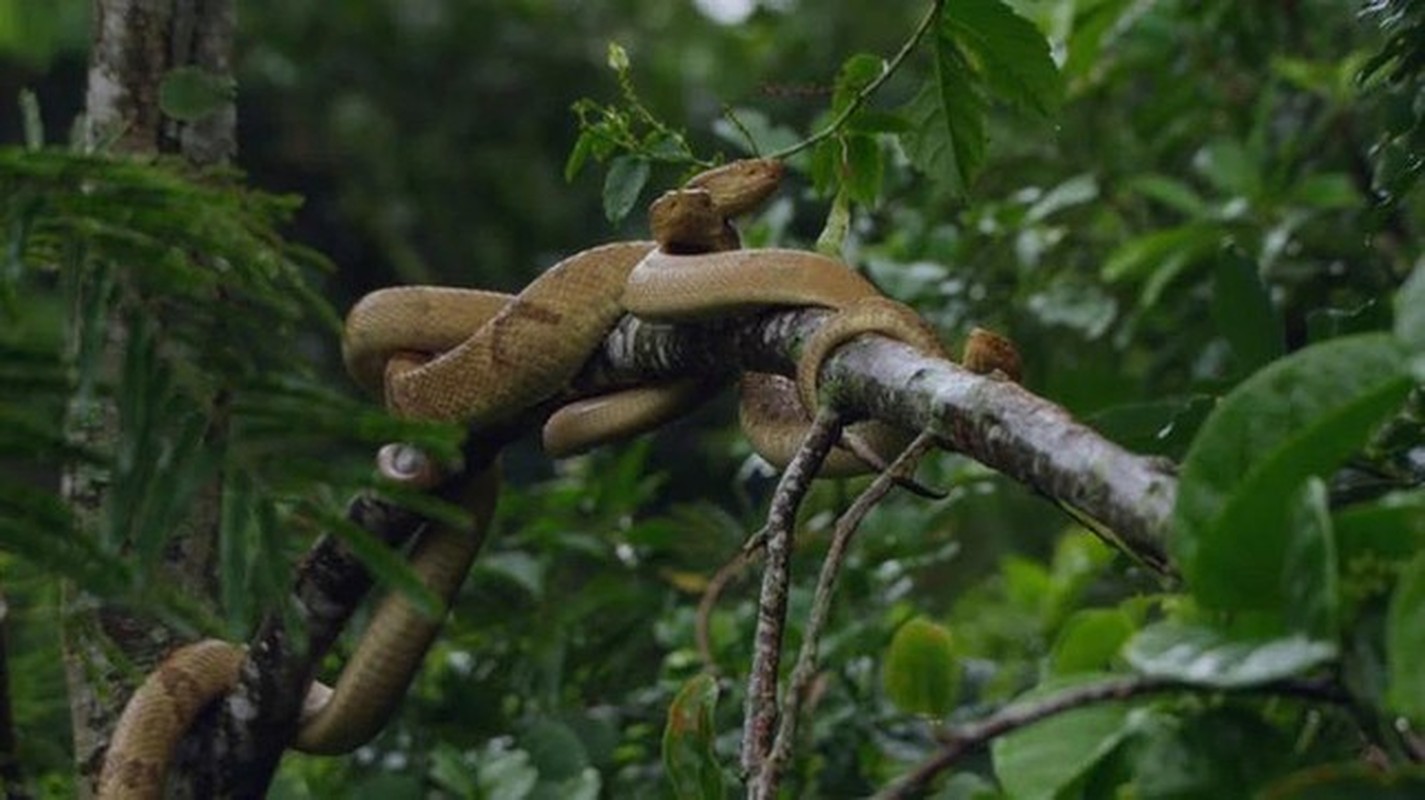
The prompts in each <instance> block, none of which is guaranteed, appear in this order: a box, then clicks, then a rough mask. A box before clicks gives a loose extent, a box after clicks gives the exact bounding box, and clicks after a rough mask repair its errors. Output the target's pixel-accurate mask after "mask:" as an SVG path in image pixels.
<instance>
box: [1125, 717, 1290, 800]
mask: <svg viewBox="0 0 1425 800" xmlns="http://www.w3.org/2000/svg"><path fill="white" fill-rule="evenodd" d="M1145 739H1146V741H1145V742H1144V744H1143V746H1142V747H1141V748H1136V749H1135V752H1134V754H1133V759H1134V762H1135V764H1134V772H1135V779H1134V788H1135V789H1136V790H1137V792H1136V793H1135V795H1134V797H1135V798H1137V799H1138V800H1188V798H1203V800H1206V798H1218V797H1223V798H1226V797H1256V796H1257V795H1256V793H1255V792H1254V791H1253V789H1254V788H1255V787H1257V786H1260V785H1261V783H1262V782H1263V781H1264V780H1267V779H1270V778H1271V777H1274V776H1275V775H1276V774H1278V773H1279V772H1280V770H1281V769H1282V767H1283V765H1284V764H1286V763H1289V760H1290V757H1291V756H1290V754H1291V750H1292V741H1291V740H1290V739H1289V738H1287V737H1286V736H1284V735H1283V734H1282V732H1281V731H1280V730H1278V729H1277V728H1276V727H1275V726H1273V725H1271V724H1268V723H1267V722H1265V721H1264V720H1263V719H1262V718H1261V716H1259V715H1258V714H1257V713H1256V712H1255V711H1253V710H1249V709H1247V708H1240V707H1232V706H1224V707H1215V708H1207V709H1205V710H1202V711H1200V712H1198V713H1191V712H1189V714H1188V715H1186V718H1185V719H1184V718H1182V717H1178V716H1176V715H1175V717H1174V718H1173V719H1171V720H1163V722H1162V723H1161V724H1157V725H1153V726H1151V728H1150V729H1149V731H1148V733H1147V735H1146V737H1145Z"/></svg>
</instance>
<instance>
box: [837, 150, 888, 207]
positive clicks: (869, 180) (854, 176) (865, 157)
mask: <svg viewBox="0 0 1425 800" xmlns="http://www.w3.org/2000/svg"><path fill="white" fill-rule="evenodd" d="M843 152H844V153H845V160H844V162H843V163H842V170H841V182H842V184H843V185H844V186H845V187H846V188H847V190H848V191H849V192H850V194H851V199H852V200H853V201H855V202H857V203H861V204H863V205H868V206H869V205H874V204H875V202H876V201H877V200H879V199H880V197H881V181H882V180H883V179H884V178H885V172H886V164H885V160H884V159H883V158H882V157H881V144H880V142H878V141H876V139H875V137H873V136H857V135H849V136H846V137H845V149H844V151H843Z"/></svg>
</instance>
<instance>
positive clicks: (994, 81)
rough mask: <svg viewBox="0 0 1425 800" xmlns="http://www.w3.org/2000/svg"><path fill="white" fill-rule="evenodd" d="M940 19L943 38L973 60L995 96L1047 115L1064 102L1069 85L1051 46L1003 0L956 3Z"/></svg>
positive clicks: (1037, 30) (949, 5)
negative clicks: (1051, 55) (1060, 70)
mask: <svg viewBox="0 0 1425 800" xmlns="http://www.w3.org/2000/svg"><path fill="white" fill-rule="evenodd" d="M940 20H941V30H940V35H941V38H945V39H949V40H950V41H952V42H953V43H954V45H955V46H956V47H958V48H959V49H960V51H961V52H963V53H965V54H966V55H967V56H968V59H967V60H968V61H970V62H972V63H974V64H975V65H976V67H977V72H978V74H979V76H980V78H981V79H983V80H984V81H985V83H986V84H987V85H988V86H989V87H990V89H991V91H993V92H994V94H995V95H997V96H998V97H1000V98H1001V99H1003V100H1006V101H1008V102H1009V103H1011V104H1013V105H1015V106H1018V107H1020V108H1025V109H1029V110H1031V111H1034V112H1037V113H1039V114H1042V115H1044V116H1049V115H1050V114H1052V113H1053V112H1054V111H1055V110H1056V109H1057V108H1058V107H1059V104H1060V103H1062V102H1063V99H1064V85H1063V80H1062V78H1061V77H1060V75H1059V69H1058V67H1056V66H1054V59H1053V58H1051V57H1050V56H1049V42H1048V41H1047V40H1046V39H1045V38H1044V34H1042V33H1040V32H1039V29H1038V28H1036V27H1034V23H1032V22H1030V21H1029V20H1027V19H1025V18H1024V17H1021V16H1020V15H1019V14H1017V13H1015V11H1014V9H1012V8H1010V7H1009V6H1007V5H1005V4H1004V3H1001V2H999V0H955V2H953V3H948V4H947V5H946V6H945V10H944V11H942V12H941V17H940ZM941 46H942V47H943V46H944V45H941Z"/></svg>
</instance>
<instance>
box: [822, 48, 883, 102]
mask: <svg viewBox="0 0 1425 800" xmlns="http://www.w3.org/2000/svg"><path fill="white" fill-rule="evenodd" d="M885 69H886V62H885V61H884V60H883V59H882V58H881V57H880V56H877V55H871V54H870V53H857V54H856V55H853V56H851V57H850V58H848V59H846V60H845V61H843V62H842V63H841V70H840V71H839V72H837V74H836V90H835V92H834V93H833V94H832V96H831V111H832V113H836V114H839V113H841V112H842V111H843V110H845V109H846V107H847V106H849V105H851V101H852V100H853V99H855V97H856V95H857V93H859V92H860V91H861V90H862V89H863V88H865V87H866V85H867V84H869V83H871V82H872V81H874V80H875V79H876V78H879V77H880V76H881V73H882V72H884V71H885ZM858 116H859V113H858Z"/></svg>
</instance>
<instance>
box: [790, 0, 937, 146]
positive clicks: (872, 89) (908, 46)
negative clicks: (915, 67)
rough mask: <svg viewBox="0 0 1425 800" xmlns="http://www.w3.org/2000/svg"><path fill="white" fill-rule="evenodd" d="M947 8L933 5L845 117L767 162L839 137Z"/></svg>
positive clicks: (849, 105)
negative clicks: (847, 122) (848, 121)
mask: <svg viewBox="0 0 1425 800" xmlns="http://www.w3.org/2000/svg"><path fill="white" fill-rule="evenodd" d="M944 7H945V0H935V2H933V3H931V4H930V9H929V10H927V11H926V12H925V16H924V17H923V18H921V20H920V23H919V24H917V25H916V26H915V30H914V31H912V32H911V35H910V38H909V39H907V40H906V41H905V44H903V45H901V49H900V50H899V51H898V52H897V53H896V54H895V55H894V56H892V57H891V60H890V62H889V63H887V64H886V67H885V69H883V70H881V74H880V75H877V76H876V79H875V80H873V81H871V82H870V83H868V84H866V85H865V86H863V87H861V91H859V92H857V93H856V96H855V97H852V98H851V102H849V103H847V104H846V107H845V108H843V109H841V113H840V114H837V115H836V118H835V119H833V120H831V122H829V123H827V125H826V127H825V128H822V129H821V130H819V131H817V132H816V133H814V134H812V135H811V136H809V137H807V138H806V139H803V140H801V141H800V142H796V143H795V144H791V145H788V146H787V147H784V148H782V149H781V150H778V151H776V152H774V153H771V154H769V155H768V156H767V158H778V159H781V158H787V157H789V156H793V155H796V154H797V153H800V152H801V151H803V150H805V149H807V148H808V147H811V146H812V145H815V144H817V143H818V142H820V141H821V140H822V139H826V138H828V137H830V136H833V135H835V134H836V132H837V131H839V130H841V128H842V126H843V125H845V124H846V121H847V120H849V119H851V116H852V115H853V114H855V113H856V112H857V111H860V110H861V106H863V105H865V104H866V101H867V100H869V99H870V97H871V95H873V94H875V93H876V91H877V90H878V89H880V88H881V86H882V84H884V83H885V82H886V81H888V80H890V78H891V76H892V75H894V74H895V73H896V70H898V69H900V66H901V64H902V63H904V62H905V60H906V58H908V57H909V56H910V54H911V53H912V52H914V51H915V48H916V46H917V45H919V44H920V40H921V39H923V38H925V33H926V31H929V30H930V27H931V25H933V24H934V23H935V21H936V20H937V19H940V10H941V9H942V8H944Z"/></svg>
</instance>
